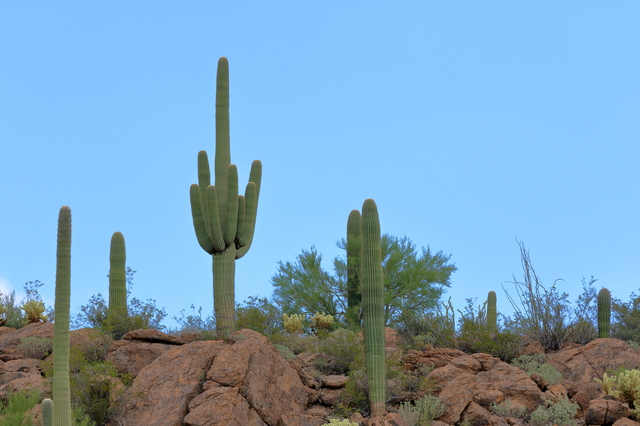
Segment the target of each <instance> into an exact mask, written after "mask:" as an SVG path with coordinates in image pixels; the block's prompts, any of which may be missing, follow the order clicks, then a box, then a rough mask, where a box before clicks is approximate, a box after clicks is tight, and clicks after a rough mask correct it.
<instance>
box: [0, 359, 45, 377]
mask: <svg viewBox="0 0 640 426" xmlns="http://www.w3.org/2000/svg"><path fill="white" fill-rule="evenodd" d="M3 366H4V372H6V373H9V372H13V371H19V372H22V373H27V374H35V375H37V376H39V375H40V361H39V360H37V359H32V358H24V359H15V360H13V361H7V362H5V363H4V365H3Z"/></svg>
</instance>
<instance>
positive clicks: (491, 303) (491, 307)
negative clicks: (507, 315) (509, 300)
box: [487, 291, 498, 332]
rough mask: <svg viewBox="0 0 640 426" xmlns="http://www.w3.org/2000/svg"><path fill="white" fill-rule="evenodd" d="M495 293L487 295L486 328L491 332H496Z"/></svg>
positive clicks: (491, 292)
mask: <svg viewBox="0 0 640 426" xmlns="http://www.w3.org/2000/svg"><path fill="white" fill-rule="evenodd" d="M496 299H497V297H496V292H495V291H490V292H489V294H487V326H488V327H489V329H490V330H491V331H493V332H496V331H497V330H498V311H497V308H496Z"/></svg>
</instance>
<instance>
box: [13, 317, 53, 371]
mask: <svg viewBox="0 0 640 426" xmlns="http://www.w3.org/2000/svg"><path fill="white" fill-rule="evenodd" d="M3 328H4V327H3ZM25 337H48V338H53V324H52V323H49V322H39V323H35V324H29V325H26V326H24V327H22V328H19V329H17V330H15V329H13V330H12V331H7V332H4V334H1V335H0V360H2V361H11V360H13V359H20V358H22V355H21V354H20V353H19V351H18V345H19V344H20V341H21V340H22V339H24V338H25Z"/></svg>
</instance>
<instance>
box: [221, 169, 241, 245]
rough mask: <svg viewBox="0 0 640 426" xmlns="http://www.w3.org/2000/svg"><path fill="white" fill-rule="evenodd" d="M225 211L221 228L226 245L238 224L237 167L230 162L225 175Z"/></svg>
mask: <svg viewBox="0 0 640 426" xmlns="http://www.w3.org/2000/svg"><path fill="white" fill-rule="evenodd" d="M227 185H228V187H227V212H226V216H225V225H224V230H223V236H224V241H225V243H226V244H227V245H231V244H233V243H234V239H235V237H236V229H237V226H238V168H237V167H236V165H235V164H230V165H229V168H228V175H227Z"/></svg>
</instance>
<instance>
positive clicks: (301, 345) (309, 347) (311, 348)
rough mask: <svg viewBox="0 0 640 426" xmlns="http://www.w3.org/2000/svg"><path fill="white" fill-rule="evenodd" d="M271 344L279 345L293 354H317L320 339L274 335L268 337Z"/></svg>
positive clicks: (284, 334)
mask: <svg viewBox="0 0 640 426" xmlns="http://www.w3.org/2000/svg"><path fill="white" fill-rule="evenodd" d="M270 339H271V343H273V344H280V345H283V346H286V347H287V348H289V350H290V351H291V352H293V353H294V354H296V355H297V354H299V353H302V352H318V351H319V349H318V348H319V345H320V339H318V336H301V335H298V334H289V333H282V334H274V335H272V336H271V337H270Z"/></svg>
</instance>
